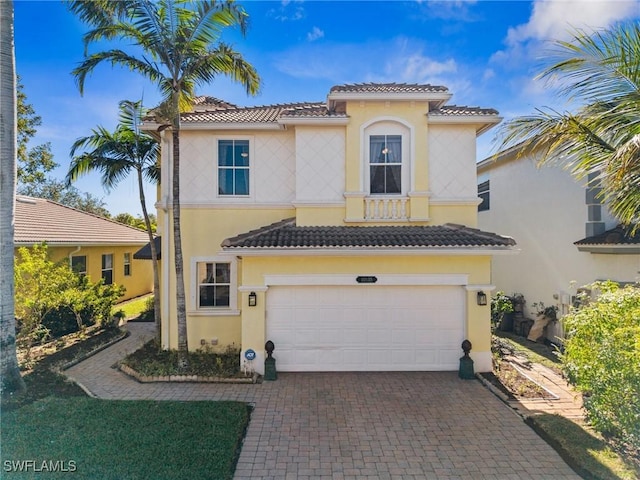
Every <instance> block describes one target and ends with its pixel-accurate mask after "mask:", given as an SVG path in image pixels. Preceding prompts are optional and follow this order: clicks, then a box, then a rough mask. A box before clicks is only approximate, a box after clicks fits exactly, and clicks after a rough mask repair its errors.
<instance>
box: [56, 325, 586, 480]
mask: <svg viewBox="0 0 640 480" xmlns="http://www.w3.org/2000/svg"><path fill="white" fill-rule="evenodd" d="M127 328H128V329H129V330H130V331H131V335H130V336H129V337H128V338H126V339H125V340H123V341H121V342H119V343H117V344H115V345H114V346H112V347H110V348H108V349H105V350H104V351H102V352H100V353H98V354H97V355H95V356H93V357H91V358H89V359H87V360H85V361H84V362H81V363H79V364H78V365H76V366H74V367H72V368H70V369H69V370H67V371H66V373H67V375H68V376H69V377H70V378H71V379H73V380H75V381H77V382H79V383H80V384H82V385H83V386H84V388H86V389H87V390H88V391H89V392H91V394H93V395H95V396H97V397H100V398H109V399H153V400H238V401H242V402H249V403H251V404H252V405H253V406H254V410H253V412H252V415H251V422H250V424H249V428H248V430H247V434H246V437H245V440H244V445H243V448H242V452H241V455H240V459H239V461H238V465H237V469H236V474H235V478H236V480H245V479H247V480H248V479H254V480H258V479H263V480H266V479H296V480H306V479H333V480H338V479H361V478H362V479H416V480H417V479H453V478H457V479H473V480H476V479H518V480H520V479H579V477H578V475H576V474H575V473H574V472H573V471H572V470H571V469H570V468H569V467H568V466H567V465H566V464H565V463H564V461H563V460H562V459H561V458H560V457H559V456H558V454H557V453H556V452H555V451H554V450H553V449H552V448H551V447H550V446H549V445H548V444H546V443H545V442H544V441H543V440H542V439H541V438H540V437H538V435H536V434H535V433H534V432H533V430H531V429H530V428H529V427H528V426H527V425H526V424H525V423H524V422H523V421H522V419H521V418H520V417H519V416H518V415H516V414H515V413H514V412H513V411H512V410H511V409H510V408H509V407H508V406H507V405H505V404H504V403H503V402H502V401H500V400H499V399H498V398H496V397H495V396H494V395H493V394H492V393H491V392H489V391H488V390H487V389H486V388H485V387H484V386H482V384H481V383H480V382H478V381H473V380H467V381H464V380H460V379H458V378H457V375H456V374H455V373H451V372H403V373H397V372H396V373H305V374H294V373H288V374H285V373H280V374H279V376H278V380H277V381H275V382H264V383H262V384H257V385H237V384H235V385H232V384H197V383H180V384H167V383H155V384H141V383H138V382H136V381H134V380H132V379H131V378H129V377H127V376H126V375H124V374H122V373H121V372H119V371H118V370H115V369H113V368H111V366H112V365H113V364H115V363H116V362H117V361H118V360H119V359H120V358H122V357H123V356H124V355H126V354H128V353H130V352H132V351H134V350H135V349H136V348H137V347H138V346H139V345H141V344H142V343H143V342H144V341H145V340H146V339H149V338H151V337H152V336H153V325H151V324H144V323H142V324H140V323H138V324H128V326H127Z"/></svg>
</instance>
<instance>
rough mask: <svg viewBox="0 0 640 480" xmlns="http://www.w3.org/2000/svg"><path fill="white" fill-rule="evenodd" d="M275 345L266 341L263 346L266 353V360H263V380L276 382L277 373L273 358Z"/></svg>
mask: <svg viewBox="0 0 640 480" xmlns="http://www.w3.org/2000/svg"><path fill="white" fill-rule="evenodd" d="M275 348H276V347H275V345H274V344H273V342H272V341H271V340H267V343H265V344H264V349H265V350H266V352H267V358H265V359H264V379H265V380H277V379H278V372H277V371H276V359H275V358H273V356H272V355H273V351H274V350H275Z"/></svg>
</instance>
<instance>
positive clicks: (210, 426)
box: [2, 397, 249, 480]
mask: <svg viewBox="0 0 640 480" xmlns="http://www.w3.org/2000/svg"><path fill="white" fill-rule="evenodd" d="M248 421H249V410H248V407H247V406H246V405H245V404H243V403H239V402H162V401H106V400H97V399H92V398H86V397H85V398H52V397H49V398H46V399H43V400H40V401H38V402H35V403H33V404H31V405H28V406H24V407H22V408H20V409H18V410H15V411H13V412H9V413H5V414H3V416H2V456H3V468H5V472H4V474H3V478H6V479H13V478H15V479H19V478H33V476H34V473H33V470H32V471H31V473H30V474H28V475H27V474H25V473H22V474H21V473H18V472H6V462H7V461H8V460H9V461H12V460H13V461H19V460H27V459H32V460H35V461H36V464H38V465H39V464H41V463H42V462H43V461H54V462H55V461H62V462H65V463H66V464H67V465H70V464H71V463H70V462H73V465H74V466H75V469H76V471H75V472H74V473H75V474H76V476H77V477H78V478H91V479H96V480H100V479H148V478H153V479H158V480H161V479H175V478H215V479H221V480H222V479H231V478H233V472H234V470H235V462H236V461H237V456H238V453H239V449H240V443H241V439H242V437H243V434H244V430H245V428H246V426H247V424H248ZM36 432H37V434H36ZM65 475H67V476H68V475H69V474H68V473H67V474H65V473H60V472H58V473H56V474H49V475H47V478H61V477H63V476H65ZM36 476H38V475H37V474H36Z"/></svg>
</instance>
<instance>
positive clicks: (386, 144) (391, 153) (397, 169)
mask: <svg viewBox="0 0 640 480" xmlns="http://www.w3.org/2000/svg"><path fill="white" fill-rule="evenodd" d="M369 193H371V194H378V195H387V194H392V195H397V194H400V193H402V136H401V135H371V136H370V137H369Z"/></svg>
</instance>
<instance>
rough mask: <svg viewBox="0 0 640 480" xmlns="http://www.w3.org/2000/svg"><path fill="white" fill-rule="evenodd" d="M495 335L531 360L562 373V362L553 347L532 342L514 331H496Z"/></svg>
mask: <svg viewBox="0 0 640 480" xmlns="http://www.w3.org/2000/svg"><path fill="white" fill-rule="evenodd" d="M494 335H495V336H497V337H500V338H502V339H503V340H505V341H506V342H508V343H509V345H511V347H513V349H514V350H515V351H516V353H521V354H523V355H524V356H525V357H526V358H527V359H528V360H529V361H531V362H535V363H539V364H540V365H544V366H545V367H547V368H550V369H551V370H553V371H555V372H557V373H561V367H562V364H561V362H560V358H559V357H558V355H557V354H556V352H555V350H554V348H553V347H551V346H548V345H546V344H544V343H537V342H532V341H531V340H527V339H526V338H525V337H521V336H519V335H516V334H514V333H509V332H502V331H495V332H494Z"/></svg>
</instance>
